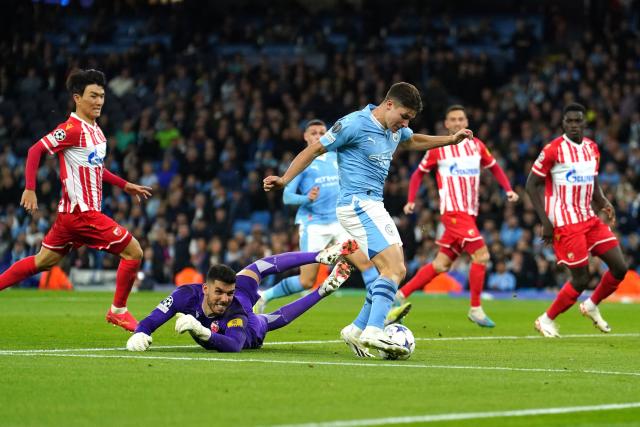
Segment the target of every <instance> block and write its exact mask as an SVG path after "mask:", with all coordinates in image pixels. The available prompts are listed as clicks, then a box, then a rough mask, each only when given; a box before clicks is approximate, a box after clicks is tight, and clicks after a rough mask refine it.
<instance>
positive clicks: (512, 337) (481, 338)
mask: <svg viewBox="0 0 640 427" xmlns="http://www.w3.org/2000/svg"><path fill="white" fill-rule="evenodd" d="M562 337H563V338H625V337H626V338H635V337H640V333H638V334H635V333H628V334H602V333H601V334H574V335H563V336H562ZM537 339H548V338H544V337H542V336H540V335H525V336H516V335H505V336H488V337H485V336H470V337H433V338H416V341H495V340H498V341H499V340H537ZM342 342H343V341H342V340H309V341H273V342H266V343H264V347H269V346H278V345H313V344H337V343H342ZM173 348H200V346H198V345H195V344H192V345H155V346H153V347H152V349H173ZM118 350H125V348H124V347H96V348H52V349H25V350H12V349H4V350H3V349H0V354H2V353H12V354H13V353H16V354H19V353H38V352H42V353H64V352H73V351H118Z"/></svg>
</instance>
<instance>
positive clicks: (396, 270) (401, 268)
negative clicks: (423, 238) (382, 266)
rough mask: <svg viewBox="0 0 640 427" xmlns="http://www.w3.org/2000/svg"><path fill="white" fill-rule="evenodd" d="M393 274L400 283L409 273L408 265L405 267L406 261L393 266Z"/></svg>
mask: <svg viewBox="0 0 640 427" xmlns="http://www.w3.org/2000/svg"><path fill="white" fill-rule="evenodd" d="M392 274H393V275H394V276H396V281H397V282H398V283H400V282H401V281H403V280H404V278H405V276H406V275H407V267H405V265H404V263H398V264H397V265H394V266H393V267H392Z"/></svg>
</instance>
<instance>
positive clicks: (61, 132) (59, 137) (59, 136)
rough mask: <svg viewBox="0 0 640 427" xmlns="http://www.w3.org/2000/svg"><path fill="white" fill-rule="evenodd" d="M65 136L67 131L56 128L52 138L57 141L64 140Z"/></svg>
mask: <svg viewBox="0 0 640 427" xmlns="http://www.w3.org/2000/svg"><path fill="white" fill-rule="evenodd" d="M66 137H67V133H66V132H65V131H64V129H56V130H55V131H54V132H53V138H54V139H55V140H56V141H58V142H60V141H64V139H65V138H66Z"/></svg>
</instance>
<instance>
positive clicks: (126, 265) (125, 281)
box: [113, 259, 140, 307]
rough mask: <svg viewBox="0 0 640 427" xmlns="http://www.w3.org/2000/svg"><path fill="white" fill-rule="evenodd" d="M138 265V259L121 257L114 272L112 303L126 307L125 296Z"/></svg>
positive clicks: (134, 278)
mask: <svg viewBox="0 0 640 427" xmlns="http://www.w3.org/2000/svg"><path fill="white" fill-rule="evenodd" d="M139 267H140V260H139V259H121V260H120V264H118V271H117V272H116V294H115V295H114V296H113V305H114V306H116V307H126V306H127V298H129V294H130V293H131V287H132V286H133V282H134V281H135V280H136V274H137V273H138V268H139Z"/></svg>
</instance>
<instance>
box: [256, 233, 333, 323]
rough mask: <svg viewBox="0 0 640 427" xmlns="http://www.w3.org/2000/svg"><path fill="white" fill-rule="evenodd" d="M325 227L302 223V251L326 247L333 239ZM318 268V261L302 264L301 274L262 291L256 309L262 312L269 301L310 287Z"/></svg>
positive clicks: (300, 237)
mask: <svg viewBox="0 0 640 427" xmlns="http://www.w3.org/2000/svg"><path fill="white" fill-rule="evenodd" d="M324 229H325V227H318V226H317V225H314V224H300V225H299V231H298V233H299V242H300V251H301V252H317V251H320V250H321V249H323V248H325V247H326V246H327V245H328V244H329V242H330V241H331V236H330V235H329V234H328V233H325V232H324ZM318 269H319V265H318V264H317V263H312V264H305V265H301V266H300V275H296V276H290V277H287V278H285V279H283V280H281V281H280V282H278V283H276V284H275V285H274V286H272V287H271V288H269V289H267V290H266V291H264V292H262V293H261V296H260V300H259V301H258V303H257V304H256V307H255V311H256V312H258V313H262V312H263V311H264V308H265V306H266V304H267V303H268V302H269V301H271V300H274V299H277V298H282V297H286V296H288V295H292V294H296V293H298V292H302V291H303V290H305V289H310V288H311V287H312V286H313V284H314V282H315V278H316V276H317V274H318Z"/></svg>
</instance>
